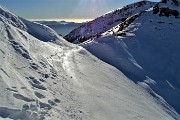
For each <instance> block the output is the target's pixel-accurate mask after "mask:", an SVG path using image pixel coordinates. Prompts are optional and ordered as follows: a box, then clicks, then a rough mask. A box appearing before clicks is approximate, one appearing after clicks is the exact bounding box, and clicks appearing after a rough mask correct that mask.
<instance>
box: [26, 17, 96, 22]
mask: <svg viewBox="0 0 180 120" xmlns="http://www.w3.org/2000/svg"><path fill="white" fill-rule="evenodd" d="M28 20H30V21H57V22H59V21H65V22H76V23H82V22H88V21H91V20H93V18H44V19H42V18H40V19H39V18H35V19H28Z"/></svg>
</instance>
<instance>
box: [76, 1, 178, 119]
mask: <svg viewBox="0 0 180 120" xmlns="http://www.w3.org/2000/svg"><path fill="white" fill-rule="evenodd" d="M179 13H180V1H179V0H163V1H162V2H160V3H157V4H156V5H155V6H154V7H152V8H150V9H147V10H145V11H141V12H138V13H136V14H135V15H132V16H130V17H128V18H127V19H126V20H125V21H123V22H122V23H120V24H118V25H117V26H115V27H113V28H111V29H110V30H108V31H106V32H104V33H102V34H100V35H99V36H96V37H92V38H91V39H89V40H87V41H85V42H83V43H81V44H80V45H81V46H83V47H84V48H86V49H87V50H88V51H90V52H91V53H92V54H93V55H95V56H96V57H98V58H99V59H101V60H103V61H105V62H107V63H108V64H110V65H113V66H115V67H116V68H118V69H119V70H120V71H122V72H123V73H124V74H125V75H126V76H127V77H128V78H129V79H131V80H133V81H134V82H135V83H141V82H145V83H146V84H144V83H143V84H142V86H144V87H145V88H146V87H147V85H149V86H150V88H149V87H148V89H150V90H152V91H154V92H155V93H156V94H157V95H158V96H159V97H160V98H163V99H164V100H165V101H166V102H167V103H168V104H169V105H171V106H172V107H173V108H174V109H175V110H176V111H177V112H178V113H180V104H179V101H180V81H179V79H180V48H179V46H180V14H179ZM79 37H80V36H79ZM156 97H157V96H156ZM177 119H178V120H179V119H180V118H177Z"/></svg>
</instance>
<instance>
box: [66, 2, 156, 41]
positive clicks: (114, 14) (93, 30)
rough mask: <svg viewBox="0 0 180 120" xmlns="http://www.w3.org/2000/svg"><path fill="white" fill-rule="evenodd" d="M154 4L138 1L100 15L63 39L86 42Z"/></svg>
mask: <svg viewBox="0 0 180 120" xmlns="http://www.w3.org/2000/svg"><path fill="white" fill-rule="evenodd" d="M155 4H156V3H155V2H149V1H140V2H137V3H133V4H130V5H127V6H124V7H122V8H119V9H117V10H114V11H111V12H108V13H106V14H105V15H102V16H100V17H98V18H96V19H94V20H93V21H90V22H87V23H85V24H84V25H82V26H80V27H78V28H76V29H74V30H73V31H71V32H70V33H69V34H68V35H66V36H65V37H64V38H65V39H67V40H68V41H69V42H73V43H79V42H80V41H79V39H81V38H82V37H84V38H85V40H88V39H90V38H91V37H95V36H97V35H100V34H101V33H103V32H105V31H107V30H109V29H111V28H112V27H114V26H116V25H118V24H119V23H121V22H123V21H124V19H126V18H128V17H130V16H132V15H134V14H136V13H138V12H140V11H144V10H147V9H149V8H151V7H152V6H154V5H155Z"/></svg>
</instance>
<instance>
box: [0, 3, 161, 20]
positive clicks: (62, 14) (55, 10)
mask: <svg viewBox="0 0 180 120" xmlns="http://www.w3.org/2000/svg"><path fill="white" fill-rule="evenodd" d="M137 1H139V0H0V4H1V5H3V6H5V7H6V8H8V9H10V10H11V11H13V12H14V13H16V14H17V15H19V16H22V17H24V18H27V19H53V18H56V19H58V18H59V19H68V18H70V19H71V18H79V19H89V18H95V17H97V16H100V15H102V14H104V13H106V12H108V11H111V10H114V9H117V8H120V7H122V6H124V5H127V4H130V3H133V2H137ZM152 1H159V0H152Z"/></svg>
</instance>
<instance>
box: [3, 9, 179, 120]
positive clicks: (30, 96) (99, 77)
mask: <svg viewBox="0 0 180 120" xmlns="http://www.w3.org/2000/svg"><path fill="white" fill-rule="evenodd" d="M0 11H1V14H0V119H2V120H11V119H14V120H17V119H20V120H44V119H45V120H174V119H175V120H177V119H179V115H178V114H177V113H176V112H175V111H174V110H173V108H171V107H170V106H169V105H168V104H167V103H166V102H165V101H164V100H163V98H161V97H158V99H155V98H154V97H152V95H151V94H153V93H154V92H153V90H152V89H151V88H150V87H149V86H148V85H147V84H146V83H145V82H142V83H139V84H135V83H134V82H132V81H131V80H129V79H128V78H127V77H126V76H125V75H124V74H122V73H121V72H120V71H119V70H117V69H116V68H114V67H112V66H110V65H108V64H106V63H104V62H102V61H100V60H99V59H97V58H96V57H94V56H92V55H91V54H90V53H89V52H87V51H86V50H84V49H83V48H82V47H79V46H76V45H72V44H69V43H67V42H66V41H65V40H64V39H63V38H61V37H59V36H56V33H55V32H54V31H53V30H51V29H50V28H47V27H46V26H42V25H40V24H34V23H31V22H29V21H26V20H24V19H22V18H19V17H17V16H15V15H14V14H12V13H11V12H9V11H7V10H6V9H4V8H2V7H0ZM6 14H8V16H6ZM9 16H10V17H9ZM14 18H15V20H14ZM20 26H21V27H20ZM28 28H29V29H28ZM29 30H30V32H29ZM42 31H43V32H44V33H48V34H47V35H50V36H47V38H46V37H44V34H42V33H41V32H42ZM41 35H42V36H41ZM45 35H46V34H45ZM51 35H53V36H54V35H55V36H56V37H55V39H56V41H58V42H54V41H53V42H47V41H52V40H53V39H52V38H54V37H52V36H51ZM44 38H46V40H44ZM55 43H56V44H55ZM149 81H151V80H150V79H149ZM157 96H158V95H157Z"/></svg>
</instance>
